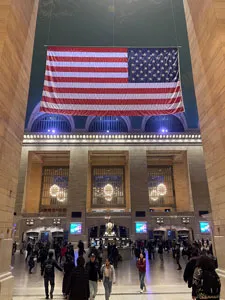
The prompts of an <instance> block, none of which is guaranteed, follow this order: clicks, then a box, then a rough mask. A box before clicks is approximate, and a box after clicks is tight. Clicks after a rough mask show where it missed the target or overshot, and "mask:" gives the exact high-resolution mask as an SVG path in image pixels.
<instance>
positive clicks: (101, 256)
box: [98, 245, 103, 270]
mask: <svg viewBox="0 0 225 300" xmlns="http://www.w3.org/2000/svg"><path fill="white" fill-rule="evenodd" d="M102 258H103V248H102V245H100V246H99V248H98V265H99V268H100V270H101V267H102Z"/></svg>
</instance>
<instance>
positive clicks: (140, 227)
mask: <svg viewBox="0 0 225 300" xmlns="http://www.w3.org/2000/svg"><path fill="white" fill-rule="evenodd" d="M135 229H136V233H147V222H136V224H135Z"/></svg>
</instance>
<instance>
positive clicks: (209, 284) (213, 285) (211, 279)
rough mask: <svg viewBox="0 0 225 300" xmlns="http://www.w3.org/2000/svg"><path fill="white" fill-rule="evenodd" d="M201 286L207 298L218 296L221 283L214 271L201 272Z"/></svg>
mask: <svg viewBox="0 0 225 300" xmlns="http://www.w3.org/2000/svg"><path fill="white" fill-rule="evenodd" d="M201 286H202V290H203V292H204V294H206V295H207V296H218V295H219V294H220V289H221V283H220V278H219V276H218V275H217V273H216V271H203V274H202V284H201Z"/></svg>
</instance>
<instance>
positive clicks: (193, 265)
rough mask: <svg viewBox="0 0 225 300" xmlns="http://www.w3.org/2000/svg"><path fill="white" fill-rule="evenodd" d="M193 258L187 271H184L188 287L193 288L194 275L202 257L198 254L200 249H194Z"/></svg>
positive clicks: (187, 266)
mask: <svg viewBox="0 0 225 300" xmlns="http://www.w3.org/2000/svg"><path fill="white" fill-rule="evenodd" d="M191 255H192V257H191V259H190V260H189V261H188V263H187V265H186V267H185V270H184V275H183V278H184V281H185V282H186V283H187V284H188V287H189V288H191V287H192V281H193V275H194V271H195V268H196V264H197V261H198V260H199V258H200V256H199V253H198V249H193V251H192V254H191Z"/></svg>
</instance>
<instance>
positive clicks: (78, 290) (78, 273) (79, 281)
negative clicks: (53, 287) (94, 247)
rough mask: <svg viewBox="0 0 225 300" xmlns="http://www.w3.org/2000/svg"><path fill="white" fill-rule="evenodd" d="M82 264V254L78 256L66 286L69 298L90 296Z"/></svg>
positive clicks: (86, 297)
mask: <svg viewBox="0 0 225 300" xmlns="http://www.w3.org/2000/svg"><path fill="white" fill-rule="evenodd" d="M84 265H85V260H84V258H83V256H80V257H78V259H77V267H76V268H75V269H74V271H73V272H72V275H71V279H70V283H69V286H68V292H67V294H68V295H69V300H88V299H89V297H90V290H89V277H88V272H87V271H86V270H85V268H84Z"/></svg>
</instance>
